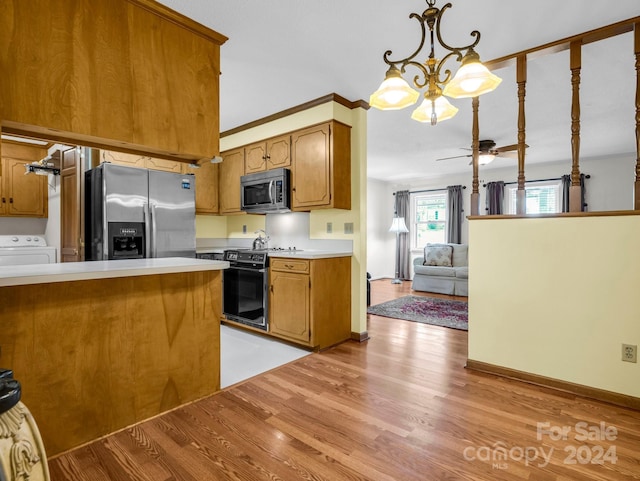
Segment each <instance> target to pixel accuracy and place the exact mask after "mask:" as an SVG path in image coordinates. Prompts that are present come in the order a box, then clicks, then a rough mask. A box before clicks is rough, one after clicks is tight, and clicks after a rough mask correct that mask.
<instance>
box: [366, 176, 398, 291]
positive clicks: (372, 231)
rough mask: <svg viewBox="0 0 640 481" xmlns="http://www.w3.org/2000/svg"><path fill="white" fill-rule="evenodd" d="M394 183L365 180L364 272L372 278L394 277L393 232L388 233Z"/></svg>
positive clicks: (391, 217)
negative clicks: (365, 232)
mask: <svg viewBox="0 0 640 481" xmlns="http://www.w3.org/2000/svg"><path fill="white" fill-rule="evenodd" d="M392 187H393V186H392V185H391V184H389V183H387V182H382V181H379V180H374V179H369V180H368V181H367V272H369V274H371V277H372V278H373V279H379V278H381V277H391V278H393V277H394V276H395V256H394V254H393V253H394V249H395V235H394V234H392V233H390V232H389V226H390V225H391V220H392V219H393V203H394V197H393V188H392Z"/></svg>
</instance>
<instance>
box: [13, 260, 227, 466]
mask: <svg viewBox="0 0 640 481" xmlns="http://www.w3.org/2000/svg"><path fill="white" fill-rule="evenodd" d="M61 292H63V293H64V295H60V293H61ZM0 306H2V332H1V333H0V345H1V346H2V351H1V353H0V365H3V366H11V368H12V369H13V370H14V373H15V377H16V379H18V380H19V381H20V382H21V384H22V389H23V398H22V399H23V402H24V403H25V404H26V405H27V406H28V408H29V409H30V410H31V412H32V413H33V415H34V417H35V419H36V422H37V423H38V427H39V429H40V431H41V434H42V437H43V440H44V444H45V446H46V448H47V454H48V455H55V454H57V453H60V452H62V451H64V450H67V449H70V448H72V447H74V446H78V445H80V444H82V443H85V442H87V441H90V440H92V439H96V438H98V437H99V436H102V435H105V434H107V433H111V432H114V431H116V430H118V429H121V428H123V427H125V426H128V425H130V424H133V423H135V422H138V421H140V420H143V419H146V418H149V417H151V416H154V415H156V414H158V413H161V412H163V411H167V410H169V409H171V408H173V407H175V406H178V405H180V404H184V403H187V402H189V401H192V400H194V399H198V398H201V397H203V396H206V395H208V394H211V393H213V392H215V391H217V390H219V388H220V365H219V359H220V337H219V335H220V333H219V318H220V314H221V274H220V272H219V271H215V272H211V271H209V272H197V273H181V274H167V275H154V276H141V277H128V278H118V279H105V280H94V281H79V282H68V283H55V284H44V285H40V286H38V289H37V295H34V289H33V286H19V287H3V288H0Z"/></svg>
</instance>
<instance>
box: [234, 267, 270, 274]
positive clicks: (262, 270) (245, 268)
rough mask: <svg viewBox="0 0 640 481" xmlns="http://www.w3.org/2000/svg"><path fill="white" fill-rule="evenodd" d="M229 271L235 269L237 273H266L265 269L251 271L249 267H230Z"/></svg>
mask: <svg viewBox="0 0 640 481" xmlns="http://www.w3.org/2000/svg"><path fill="white" fill-rule="evenodd" d="M229 269H236V270H238V271H249V272H260V273H262V274H264V273H265V272H267V269H252V268H250V267H236V266H231V267H229Z"/></svg>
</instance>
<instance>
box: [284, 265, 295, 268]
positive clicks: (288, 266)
mask: <svg viewBox="0 0 640 481" xmlns="http://www.w3.org/2000/svg"><path fill="white" fill-rule="evenodd" d="M284 266H285V267H286V268H287V269H293V266H292V265H291V264H285V265H284Z"/></svg>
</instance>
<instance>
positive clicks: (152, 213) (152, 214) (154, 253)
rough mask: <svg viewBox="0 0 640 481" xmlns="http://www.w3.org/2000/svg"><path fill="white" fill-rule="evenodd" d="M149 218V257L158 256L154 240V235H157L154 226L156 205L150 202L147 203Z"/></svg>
mask: <svg viewBox="0 0 640 481" xmlns="http://www.w3.org/2000/svg"><path fill="white" fill-rule="evenodd" d="M149 207H150V210H149V214H150V216H149V217H150V220H151V236H150V239H149V245H150V248H151V255H150V256H149V257H158V247H157V242H156V236H157V235H158V228H157V226H156V205H155V204H154V203H153V202H151V203H150V204H149Z"/></svg>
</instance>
